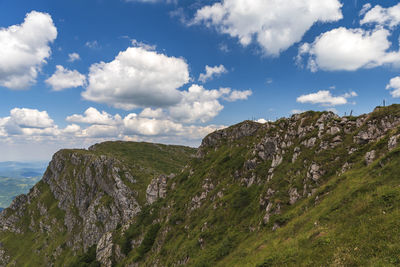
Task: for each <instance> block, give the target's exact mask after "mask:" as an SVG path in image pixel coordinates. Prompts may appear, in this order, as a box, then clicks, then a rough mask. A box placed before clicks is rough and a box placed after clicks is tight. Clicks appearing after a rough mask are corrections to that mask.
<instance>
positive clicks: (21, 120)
mask: <svg viewBox="0 0 400 267" xmlns="http://www.w3.org/2000/svg"><path fill="white" fill-rule="evenodd" d="M10 120H11V121H12V122H13V123H15V124H16V125H18V126H19V127H22V128H39V129H43V128H49V127H52V126H53V124H54V121H53V120H52V119H51V118H50V117H49V114H47V111H39V110H37V109H29V108H14V109H12V110H11V111H10Z"/></svg>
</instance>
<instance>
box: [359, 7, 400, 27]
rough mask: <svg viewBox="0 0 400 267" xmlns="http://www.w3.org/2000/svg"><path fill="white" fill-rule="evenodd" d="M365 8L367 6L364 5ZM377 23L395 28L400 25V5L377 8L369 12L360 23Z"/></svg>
mask: <svg viewBox="0 0 400 267" xmlns="http://www.w3.org/2000/svg"><path fill="white" fill-rule="evenodd" d="M364 6H365V5H364ZM370 23H376V24H378V25H382V26H389V27H395V26H397V25H399V24H400V3H399V4H397V5H395V6H392V7H388V8H383V7H381V6H380V5H377V6H375V7H374V8H372V9H371V10H369V11H368V12H367V13H366V14H365V16H364V18H363V19H362V20H361V21H360V24H361V25H363V24H370Z"/></svg>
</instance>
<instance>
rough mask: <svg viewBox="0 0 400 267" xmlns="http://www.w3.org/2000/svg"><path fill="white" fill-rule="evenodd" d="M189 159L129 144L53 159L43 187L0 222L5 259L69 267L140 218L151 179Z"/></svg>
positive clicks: (167, 149) (180, 150)
mask: <svg viewBox="0 0 400 267" xmlns="http://www.w3.org/2000/svg"><path fill="white" fill-rule="evenodd" d="M194 152H195V149H192V148H187V147H180V146H166V145H158V144H148V143H129V142H106V143H102V144H98V145H95V146H92V147H91V148H89V150H61V151H59V152H57V153H56V154H55V155H54V156H53V159H52V161H51V162H50V164H49V166H48V168H47V170H46V172H45V174H44V176H43V179H42V180H41V181H40V182H39V183H38V184H37V185H36V186H34V187H33V188H32V190H31V191H30V192H29V194H28V195H21V196H18V197H17V198H16V199H15V200H14V201H13V203H12V205H11V206H10V207H9V208H8V209H6V210H4V211H3V212H2V213H1V214H0V230H1V232H0V242H1V243H2V246H3V247H5V248H6V250H7V253H6V254H7V258H10V259H12V261H11V262H14V263H16V264H17V265H22V264H27V265H29V266H42V265H43V264H46V265H51V264H52V263H56V265H61V263H63V264H66V265H68V264H73V262H74V260H75V259H74V257H73V256H74V255H75V254H76V253H79V252H81V251H89V250H90V248H91V247H92V246H93V245H96V244H97V243H98V242H99V240H100V239H101V238H102V237H103V235H104V234H105V233H107V232H109V231H113V230H114V229H116V228H117V227H120V226H121V225H124V224H126V223H128V222H129V221H130V220H131V219H133V218H134V216H135V215H136V214H137V213H138V212H140V210H141V209H142V207H143V206H144V205H145V204H146V187H147V184H149V182H150V180H151V179H153V178H154V177H157V176H159V175H161V174H170V173H171V172H177V171H179V170H180V169H181V168H182V167H183V166H185V164H186V163H187V161H188V160H189V159H190V157H192V156H193V153H194ZM27 251H31V252H32V254H31V253H26V252H27ZM33 255H34V256H33ZM0 265H1V262H0Z"/></svg>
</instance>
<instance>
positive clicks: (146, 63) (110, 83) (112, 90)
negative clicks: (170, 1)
mask: <svg viewBox="0 0 400 267" xmlns="http://www.w3.org/2000/svg"><path fill="white" fill-rule="evenodd" d="M88 81H89V85H88V87H87V88H86V90H85V91H84V92H83V93H82V96H83V98H85V99H87V100H90V101H94V102H98V103H107V104H110V105H112V106H114V107H117V108H123V109H126V110H129V109H133V108H137V107H149V106H150V107H151V106H152V107H162V106H170V105H174V104H176V103H178V102H179V101H180V91H179V90H177V89H178V88H180V87H181V86H182V85H184V84H186V83H188V82H189V69H188V65H187V63H186V61H185V60H184V59H182V58H176V57H168V56H166V55H164V54H159V53H157V52H155V51H149V50H146V49H144V48H143V47H130V48H128V49H127V50H125V51H122V52H120V53H119V54H118V56H117V57H116V58H115V59H114V60H113V61H111V62H109V63H105V62H100V63H97V64H93V65H92V66H91V67H90V72H89V76H88Z"/></svg>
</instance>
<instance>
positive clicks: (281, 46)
mask: <svg viewBox="0 0 400 267" xmlns="http://www.w3.org/2000/svg"><path fill="white" fill-rule="evenodd" d="M341 7H342V4H341V3H340V1H338V0H324V1H321V0H281V1H276V0H253V1H247V0H223V1H222V2H217V3H215V4H213V5H208V6H204V7H202V8H201V9H199V10H197V12H196V14H195V17H194V19H193V21H192V23H191V24H201V23H204V24H205V25H206V26H208V27H215V28H216V29H217V31H218V32H220V33H223V34H228V35H230V36H231V37H235V38H238V39H239V42H240V44H242V45H243V46H247V45H249V44H250V43H252V42H253V41H255V42H257V43H258V44H259V45H260V46H261V47H262V49H263V51H264V52H265V53H266V54H267V55H272V56H278V55H279V54H280V53H281V52H282V51H284V50H286V49H287V48H289V47H290V46H292V45H293V44H294V43H296V42H299V41H301V39H302V37H303V35H304V34H305V32H307V31H308V30H309V29H310V28H311V26H312V25H314V24H315V23H317V22H323V23H324V22H333V21H338V20H340V19H342V17H343V16H342V12H341Z"/></svg>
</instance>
